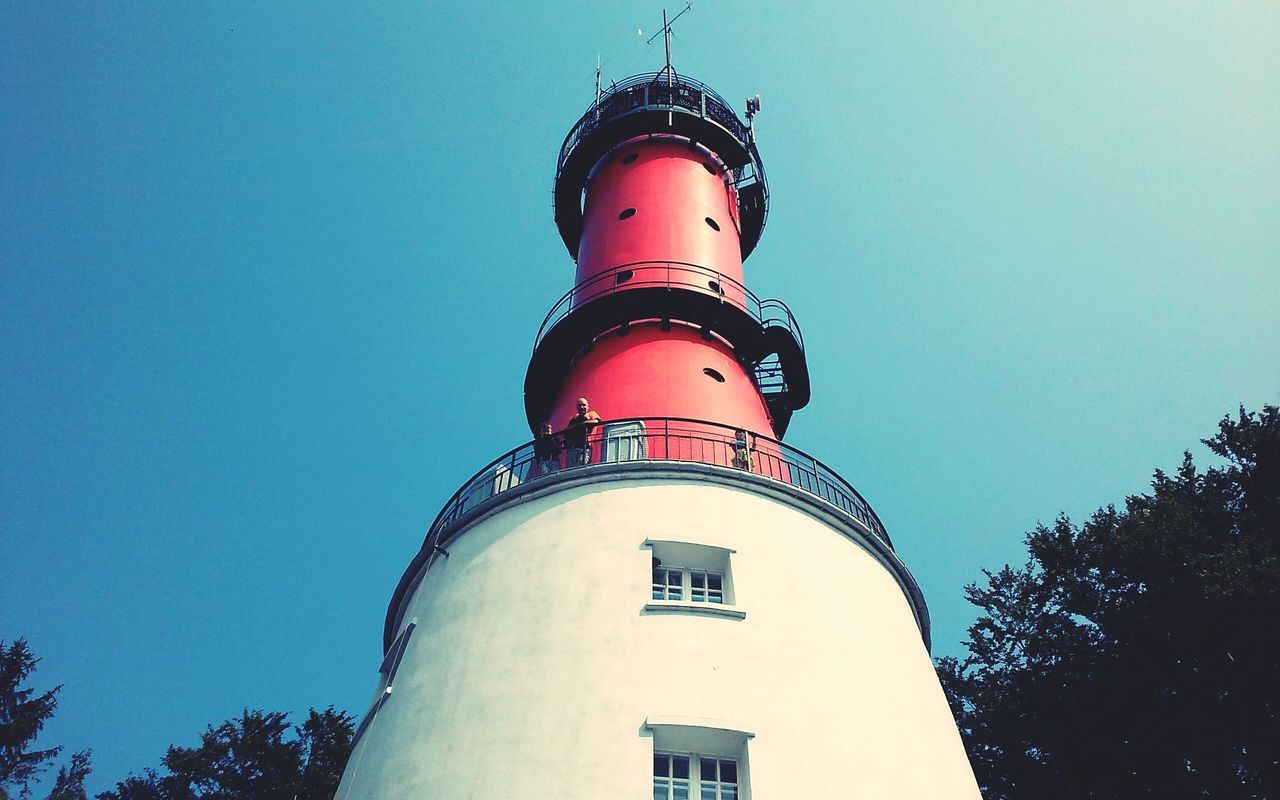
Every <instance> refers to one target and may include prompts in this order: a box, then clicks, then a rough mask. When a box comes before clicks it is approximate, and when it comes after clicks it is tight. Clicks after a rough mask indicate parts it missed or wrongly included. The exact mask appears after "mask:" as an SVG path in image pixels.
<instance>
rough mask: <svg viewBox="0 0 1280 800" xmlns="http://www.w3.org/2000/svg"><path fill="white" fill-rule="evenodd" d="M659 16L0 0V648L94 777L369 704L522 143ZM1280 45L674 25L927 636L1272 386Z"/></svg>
mask: <svg viewBox="0 0 1280 800" xmlns="http://www.w3.org/2000/svg"><path fill="white" fill-rule="evenodd" d="M679 7H680V6H678V5H676V4H673V5H672V10H673V11H675V10H678V8H679ZM661 9H662V6H661V5H660V4H658V3H653V2H632V3H593V4H581V5H570V4H546V3H538V4H533V3H529V4H493V5H485V4H460V3H459V4H454V5H451V6H448V7H445V6H444V5H443V4H429V3H402V4H393V3H379V4H352V5H349V6H339V5H332V4H326V3H295V4H288V3H217V4H163V5H161V4H154V3H82V4H74V5H73V4H67V5H58V4H47V3H23V2H16V1H15V2H5V3H4V4H3V5H0V109H2V111H0V512H2V515H0V638H3V639H12V638H14V637H17V636H26V637H28V639H29V640H30V643H31V646H32V647H33V648H34V650H35V651H36V652H37V653H39V654H40V655H42V656H43V657H44V662H43V663H42V664H41V666H40V671H39V673H38V680H37V683H38V684H39V685H42V686H47V685H50V684H56V683H61V684H64V689H63V690H62V693H61V695H60V707H59V710H58V713H57V717H56V718H55V720H54V722H53V723H52V724H51V725H50V726H49V728H48V731H47V734H48V735H47V736H46V739H45V741H48V742H55V743H62V744H65V745H66V746H67V748H68V749H69V750H75V749H81V748H88V747H91V748H93V749H94V753H95V759H96V766H97V772H96V773H95V775H94V778H93V780H92V787H91V788H93V789H94V790H101V789H103V788H106V787H108V786H110V785H111V784H112V783H113V782H114V781H115V780H118V779H120V778H123V777H124V775H125V774H126V773H127V772H128V771H130V770H140V769H142V768H143V767H146V766H148V765H155V764H157V762H158V760H159V758H160V756H161V755H162V754H163V751H164V749H165V747H166V746H167V745H169V744H173V743H192V742H194V741H195V739H196V735H197V733H198V732H199V731H200V730H202V729H203V727H204V726H205V725H206V724H207V723H210V722H218V721H221V720H224V719H227V718H228V717H230V716H232V715H234V714H237V713H238V712H239V711H240V710H241V709H242V708H244V707H246V706H247V707H251V708H253V707H266V708H271V709H282V710H292V711H294V712H305V710H306V708H307V707H308V706H309V705H316V706H325V705H328V704H331V703H332V704H336V705H337V706H339V707H341V708H347V709H350V710H351V711H353V712H355V713H357V714H360V713H363V711H364V710H365V707H366V704H367V702H368V700H369V697H370V694H371V693H372V691H373V690H374V678H375V673H376V669H377V666H378V662H379V660H380V639H381V631H382V619H383V614H384V612H385V609H386V603H387V601H388V599H389V597H390V594H391V591H392V589H393V588H394V587H395V584H396V581H397V579H398V578H399V576H400V573H401V571H402V570H403V569H404V567H405V566H406V564H407V563H408V561H409V559H410V557H411V556H412V554H413V553H414V552H415V550H416V549H417V547H418V546H419V544H420V542H421V539H422V536H423V534H424V532H425V529H426V527H427V525H428V524H429V523H430V522H431V519H432V518H433V517H434V515H435V513H436V512H437V510H438V509H439V507H440V505H441V504H442V503H443V502H444V501H445V500H446V499H447V498H448V497H449V495H450V494H451V493H452V492H453V491H454V489H456V488H457V487H458V485H459V484H460V483H461V482H462V481H463V480H465V479H466V478H467V477H468V476H469V475H470V474H471V473H472V472H473V471H474V470H476V469H477V468H479V467H480V466H482V465H483V464H484V463H485V462H487V461H488V460H489V459H491V458H493V457H496V456H497V455H499V454H501V453H502V452H504V451H505V450H507V449H508V448H510V447H513V446H514V445H516V444H518V443H519V442H521V441H522V440H524V439H525V438H526V437H527V435H528V432H527V429H526V428H525V427H524V413H523V408H522V401H521V388H522V381H523V376H524V369H525V366H526V364H527V360H528V355H529V349H530V347H531V345H532V340H533V335H534V333H535V331H536V330H537V327H538V324H539V323H540V322H541V320H542V317H543V315H544V314H545V313H546V311H547V310H548V308H549V307H550V306H551V304H552V303H553V302H554V301H555V300H556V299H557V298H558V297H559V296H560V295H561V294H562V293H563V292H565V291H566V290H568V288H569V286H570V283H571V280H572V276H573V268H572V264H571V262H570V260H569V257H568V256H567V254H566V252H565V250H564V247H563V245H562V244H561V242H560V240H559V238H558V236H557V233H556V230H555V226H554V224H553V222H552V214H551V196H550V189H551V179H552V175H553V170H554V165H555V157H556V153H557V151H558V149H559V147H560V143H561V140H562V138H563V137H564V135H565V133H566V132H567V131H568V129H569V126H570V125H571V124H572V123H573V121H574V120H575V119H576V118H577V117H578V115H579V114H581V113H582V111H583V110H584V109H585V107H586V106H587V104H588V103H589V101H590V99H591V93H592V87H593V70H594V66H595V62H596V57H597V54H599V55H600V56H601V57H602V58H603V61H604V70H605V74H606V77H607V78H613V79H620V78H622V77H624V76H626V75H628V74H630V73H632V72H638V71H647V70H654V69H657V68H658V67H660V66H661V57H662V54H661V49H660V43H659V44H655V45H653V46H646V45H645V44H644V40H645V39H646V38H648V37H649V35H651V34H652V33H653V32H654V30H656V29H657V28H658V27H659V25H660V19H661ZM637 29H641V30H642V31H643V33H642V34H640V35H638V34H637ZM1278 41H1280V5H1277V4H1275V3H1241V4H1227V3H1196V4H1182V3H1168V2H1163V1H1161V2H1150V3H1137V2H1131V3H1119V4H1117V3H1112V2H1092V3H1034V4H1012V3H1010V4H999V3H964V4H955V5H950V6H944V5H942V4H936V3H924V4H916V3H892V4H880V3H876V4H852V3H819V4H805V5H797V4H781V3H779V4H764V3H756V2H728V1H727V0H706V1H705V2H697V3H695V4H694V7H693V10H692V11H691V12H689V13H688V14H686V15H685V17H684V18H683V19H682V20H681V22H680V26H679V28H678V30H677V39H676V43H675V62H676V67H677V69H678V70H680V71H682V72H685V73H687V74H689V75H690V76H692V77H695V78H698V79H700V80H703V81H706V82H708V83H710V84H711V85H713V86H714V87H716V88H717V89H718V90H719V91H720V93H721V94H722V95H724V96H725V97H727V98H729V99H731V100H733V101H734V102H735V103H736V104H738V105H739V112H741V110H742V109H741V105H742V103H743V99H744V98H745V97H746V96H747V95H748V94H755V93H759V94H760V95H761V97H762V101H763V110H762V112H761V114H760V115H759V116H758V117H757V126H758V131H759V138H760V143H761V150H762V154H763V157H764V163H765V166H766V168H767V170H768V174H769V178H770V187H771V190H772V207H771V213H770V217H769V224H768V227H767V229H766V230H765V234H764V238H763V240H762V242H761V245H760V247H759V248H758V249H757V250H756V252H755V254H754V255H753V256H752V258H751V259H750V260H749V261H748V263H747V278H748V283H749V284H750V285H751V286H752V288H753V289H755V290H756V292H757V293H758V294H760V295H761V296H764V297H769V296H773V297H779V298H781V299H783V300H785V301H786V302H787V303H788V304H789V305H790V307H791V309H792V310H793V311H794V312H795V314H796V316H797V317H798V319H799V320H800V323H801V325H802V326H803V329H804V335H805V341H806V344H807V345H808V353H809V367H810V371H811V374H812V378H813V401H812V403H811V404H810V406H809V408H807V409H805V410H804V411H801V412H800V413H798V414H797V415H796V418H795V421H794V423H793V424H792V426H791V430H790V432H789V435H788V437H787V438H788V441H789V442H790V443H792V444H794V445H795V446H797V447H800V448H801V449H804V450H807V451H809V452H811V453H812V454H814V455H815V456H817V457H818V458H820V459H822V460H823V461H825V462H826V463H828V464H829V465H831V466H832V467H833V468H835V469H836V470H838V471H840V472H841V473H842V474H843V475H844V476H845V477H847V478H848V479H849V480H850V481H851V482H852V483H853V484H854V485H855V486H857V487H858V488H859V489H860V490H861V491H862V493H863V494H864V495H865V496H866V497H867V499H868V500H869V501H870V502H871V503H872V505H873V506H875V508H876V509H877V511H878V512H879V514H880V516H881V518H882V519H883V520H884V521H885V523H886V525H887V526H888V527H889V530H890V533H891V534H892V536H893V538H894V540H895V542H896V543H897V544H898V549H899V552H900V553H901V554H902V556H903V557H904V559H905V560H906V562H907V563H908V565H910V567H911V568H912V570H913V571H914V572H915V574H916V575H917V577H918V578H919V580H920V583H921V584H922V587H923V589H924V592H925V596H926V598H927V599H928V601H929V604H930V607H931V610H932V613H933V618H934V631H933V638H934V642H935V647H934V651H935V653H951V652H956V651H957V649H958V646H959V641H960V640H961V639H962V638H963V635H964V628H965V626H966V625H967V624H968V622H969V621H970V620H971V619H972V613H971V611H970V609H969V607H968V606H966V605H965V604H964V602H963V599H962V596H961V592H962V587H963V586H964V584H965V583H967V582H970V581H973V580H975V579H978V578H979V577H980V570H981V569H982V568H983V567H988V568H996V567H999V566H1000V565H1002V564H1003V563H1005V562H1006V561H1014V562H1017V561H1020V560H1021V559H1022V557H1023V552H1024V551H1023V548H1022V535H1023V532H1024V531H1025V530H1027V529H1028V528H1030V527H1032V526H1034V525H1035V524H1036V522H1037V521H1050V520H1052V519H1053V518H1054V517H1055V516H1056V515H1057V514H1058V513H1059V512H1067V513H1069V514H1072V515H1073V516H1077V517H1079V516H1082V515H1085V514H1087V513H1088V512H1089V511H1091V510H1092V509H1094V508H1096V507H1097V506H1099V505H1103V504H1106V503H1108V502H1113V501H1117V502H1118V501H1119V500H1120V499H1121V498H1122V497H1123V496H1124V495H1125V494H1126V493H1133V492H1137V491H1141V490H1143V489H1144V488H1145V487H1146V486H1147V483H1148V481H1149V478H1150V474H1151V471H1152V470H1153V469H1154V468H1156V467H1165V468H1172V467H1174V466H1176V465H1177V463H1178V461H1179V459H1180V453H1181V451H1182V450H1183V449H1184V448H1187V447H1191V448H1192V449H1193V451H1194V452H1196V453H1197V454H1198V455H1202V456H1203V455H1205V451H1204V449H1203V448H1202V447H1199V446H1198V445H1196V444H1195V443H1196V441H1197V440H1198V439H1199V438H1200V437H1202V436H1206V435H1208V434H1209V433H1211V432H1212V430H1213V429H1214V426H1215V423H1216V420H1217V419H1218V418H1220V417H1221V416H1222V415H1223V414H1224V413H1226V412H1230V411H1232V410H1233V409H1234V408H1235V406H1236V405H1237V404H1239V403H1244V404H1246V405H1248V406H1250V407H1257V406H1259V405H1261V404H1262V403H1264V402H1276V400H1277V398H1278V394H1280V393H1278V391H1277V390H1278V389H1280V348H1278V347H1277V345H1276V343H1277V341H1280V321H1278V315H1277V309H1278V308H1280V49H1278V48H1277V47H1276V42H1278ZM601 411H603V412H604V413H605V414H606V416H607V413H608V409H601ZM465 667H466V665H465V664H459V665H458V668H459V669H465Z"/></svg>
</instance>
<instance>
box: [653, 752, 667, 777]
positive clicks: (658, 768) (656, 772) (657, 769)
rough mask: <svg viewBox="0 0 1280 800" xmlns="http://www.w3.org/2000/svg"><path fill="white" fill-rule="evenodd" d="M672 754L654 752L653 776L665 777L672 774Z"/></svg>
mask: <svg viewBox="0 0 1280 800" xmlns="http://www.w3.org/2000/svg"><path fill="white" fill-rule="evenodd" d="M670 759H671V757H670V756H664V755H658V754H656V753H655V754H654V756H653V777H655V778H665V777H667V776H668V775H670V774H671V766H670V763H669V762H670Z"/></svg>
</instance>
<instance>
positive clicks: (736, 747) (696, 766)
mask: <svg viewBox="0 0 1280 800" xmlns="http://www.w3.org/2000/svg"><path fill="white" fill-rule="evenodd" d="M644 726H645V728H646V729H647V730H648V731H649V732H650V734H651V735H652V737H653V800H751V777H750V772H751V769H750V766H749V765H750V754H749V753H748V747H747V742H748V741H750V740H751V739H752V738H753V737H754V736H755V734H754V733H752V732H751V731H749V730H747V729H746V728H744V727H743V726H741V725H739V724H735V723H731V722H727V721H725V720H716V719H707V718H705V717H685V716H671V715H659V716H650V717H649V718H648V719H646V720H645V725H644Z"/></svg>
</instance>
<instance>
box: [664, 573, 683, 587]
mask: <svg viewBox="0 0 1280 800" xmlns="http://www.w3.org/2000/svg"><path fill="white" fill-rule="evenodd" d="M683 583H684V572H682V571H681V570H678V569H670V570H667V585H668V586H680V585H681V584H683Z"/></svg>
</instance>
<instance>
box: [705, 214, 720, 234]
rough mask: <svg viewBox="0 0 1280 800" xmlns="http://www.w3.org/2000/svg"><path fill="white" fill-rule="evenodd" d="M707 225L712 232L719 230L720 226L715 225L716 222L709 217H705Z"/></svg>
mask: <svg viewBox="0 0 1280 800" xmlns="http://www.w3.org/2000/svg"><path fill="white" fill-rule="evenodd" d="M707 224H708V225H710V226H711V230H713V231H718V230H720V224H719V223H717V222H716V221H715V220H714V219H712V218H711V217H707Z"/></svg>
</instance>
